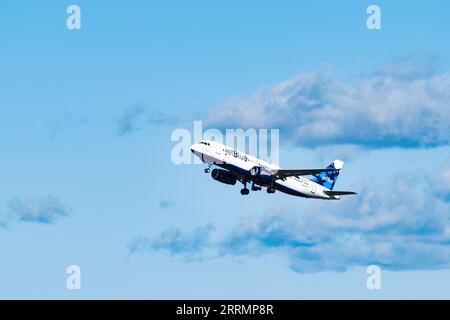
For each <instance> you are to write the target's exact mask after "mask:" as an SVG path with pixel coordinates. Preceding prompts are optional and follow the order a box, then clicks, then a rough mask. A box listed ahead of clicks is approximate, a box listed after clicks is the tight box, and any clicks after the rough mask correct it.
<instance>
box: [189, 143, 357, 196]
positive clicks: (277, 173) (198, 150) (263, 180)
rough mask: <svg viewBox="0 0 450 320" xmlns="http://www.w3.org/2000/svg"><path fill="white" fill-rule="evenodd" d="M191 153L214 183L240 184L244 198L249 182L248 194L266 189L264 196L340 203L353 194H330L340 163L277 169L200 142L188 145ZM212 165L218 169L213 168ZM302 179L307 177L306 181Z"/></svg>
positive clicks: (231, 150)
mask: <svg viewBox="0 0 450 320" xmlns="http://www.w3.org/2000/svg"><path fill="white" fill-rule="evenodd" d="M191 151H192V153H193V154H194V155H195V156H197V157H199V158H200V159H201V160H202V162H204V163H206V164H207V165H208V167H207V168H206V169H205V170H204V171H205V173H209V172H211V176H212V178H213V179H214V180H216V181H219V182H222V183H225V184H228V185H235V184H236V182H237V181H239V182H241V183H242V184H243V185H244V188H243V189H241V194H242V195H248V194H249V193H250V190H249V189H248V188H247V183H251V190H252V191H260V190H261V189H262V188H263V187H265V188H267V193H275V191H276V190H278V191H280V192H283V193H286V194H289V195H293V196H298V197H303V198H313V199H322V200H340V198H341V196H345V195H353V194H356V192H352V191H333V187H334V184H335V183H336V180H337V177H338V176H339V173H340V171H341V170H342V167H343V165H344V162H343V161H341V160H334V161H333V162H332V163H331V164H330V165H329V166H328V167H326V168H324V169H293V170H289V169H288V170H286V169H281V168H280V167H279V166H278V165H275V164H270V163H268V162H266V161H263V160H260V159H258V158H256V157H253V156H251V155H248V154H245V153H243V152H240V151H239V150H236V149H234V148H231V147H229V146H226V145H224V144H222V143H219V142H217V141H211V140H201V141H200V142H198V143H194V144H193V145H192V146H191ZM213 165H216V166H218V167H220V168H221V169H217V168H215V169H213V170H212V171H210V169H211V166H213ZM304 176H311V177H310V178H309V179H307V178H305V177H304Z"/></svg>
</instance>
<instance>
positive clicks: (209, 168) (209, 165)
mask: <svg viewBox="0 0 450 320" xmlns="http://www.w3.org/2000/svg"><path fill="white" fill-rule="evenodd" d="M211 166H212V165H211V164H208V168H206V169H205V170H204V171H205V173H209V172H210V171H211Z"/></svg>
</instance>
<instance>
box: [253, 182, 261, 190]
mask: <svg viewBox="0 0 450 320" xmlns="http://www.w3.org/2000/svg"><path fill="white" fill-rule="evenodd" d="M260 190H261V187H258V186H257V185H256V184H255V181H253V183H252V191H260Z"/></svg>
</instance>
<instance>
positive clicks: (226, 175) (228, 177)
mask: <svg viewBox="0 0 450 320" xmlns="http://www.w3.org/2000/svg"><path fill="white" fill-rule="evenodd" d="M211 177H212V178H213V179H214V180H217V181H219V182H222V183H225V184H231V185H235V184H236V177H235V176H234V175H233V174H231V173H230V172H228V171H226V170H221V169H214V170H213V171H211Z"/></svg>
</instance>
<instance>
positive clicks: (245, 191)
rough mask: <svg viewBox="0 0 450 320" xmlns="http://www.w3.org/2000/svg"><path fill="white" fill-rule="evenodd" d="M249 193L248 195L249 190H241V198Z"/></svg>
mask: <svg viewBox="0 0 450 320" xmlns="http://www.w3.org/2000/svg"><path fill="white" fill-rule="evenodd" d="M249 193H250V190H248V189H247V188H244V189H241V194H242V195H243V196H246V195H248V194H249Z"/></svg>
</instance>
